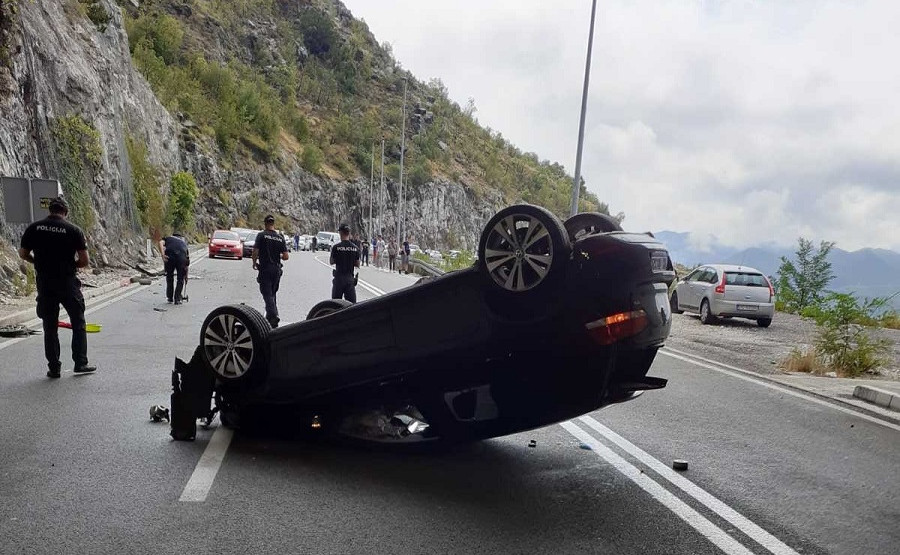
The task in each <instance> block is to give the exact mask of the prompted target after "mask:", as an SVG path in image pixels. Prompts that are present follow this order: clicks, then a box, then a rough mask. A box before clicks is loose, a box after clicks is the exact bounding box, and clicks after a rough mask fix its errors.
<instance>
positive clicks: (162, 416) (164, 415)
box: [150, 405, 169, 422]
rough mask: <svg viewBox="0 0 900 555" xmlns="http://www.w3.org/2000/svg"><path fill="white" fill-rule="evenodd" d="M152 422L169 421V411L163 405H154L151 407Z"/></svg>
mask: <svg viewBox="0 0 900 555" xmlns="http://www.w3.org/2000/svg"><path fill="white" fill-rule="evenodd" d="M150 420H151V421H153V422H162V421H163V420H165V421H166V422H168V421H169V409H167V408H166V407H164V406H162V405H153V406H152V407H150Z"/></svg>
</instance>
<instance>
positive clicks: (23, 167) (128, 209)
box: [0, 0, 502, 280]
mask: <svg viewBox="0 0 900 555" xmlns="http://www.w3.org/2000/svg"><path fill="white" fill-rule="evenodd" d="M97 3H99V4H100V5H101V6H102V7H104V8H105V9H106V11H107V12H108V13H109V14H110V15H111V16H112V17H111V20H110V21H109V23H108V24H107V25H106V26H105V29H104V30H100V29H99V28H98V27H97V26H96V25H95V24H94V23H92V22H91V21H90V20H89V19H88V18H87V17H85V15H84V13H83V12H82V11H79V9H78V2H77V0H4V1H3V2H0V6H2V15H0V18H2V20H0V29H5V31H3V32H0V40H2V41H4V42H5V44H2V45H0V48H2V49H3V50H4V51H5V52H6V53H7V55H6V56H0V62H2V64H0V113H2V119H0V174H2V175H7V176H31V177H43V178H60V175H61V173H62V171H63V170H64V167H63V166H64V160H61V159H60V154H59V152H60V148H59V145H58V142H59V139H58V138H57V137H56V135H55V133H54V125H55V122H57V121H58V120H59V119H61V118H70V117H72V116H79V117H80V119H81V120H82V121H84V122H85V123H86V124H87V125H88V126H89V127H91V128H93V129H94V130H96V137H97V139H98V143H99V147H100V153H101V154H100V157H99V163H98V164H97V165H96V167H95V168H94V170H93V171H91V172H87V173H86V174H85V175H86V178H85V180H84V181H86V182H85V183H82V184H81V186H82V187H83V189H84V191H85V192H86V194H87V196H88V197H89V201H90V205H91V207H92V209H93V211H94V215H95V217H94V218H92V219H93V225H91V226H90V227H89V229H87V230H86V231H87V233H88V236H89V241H90V243H91V247H92V249H93V251H94V255H95V260H94V263H95V264H98V265H104V264H109V265H118V264H119V263H121V262H125V261H128V260H130V259H132V258H134V257H135V256H136V254H135V253H137V252H139V251H140V250H142V249H141V245H142V244H143V242H144V241H145V239H146V238H145V236H144V232H142V230H141V229H140V224H139V223H138V218H137V215H136V209H135V204H134V191H133V187H132V183H131V168H130V164H129V158H128V154H127V149H126V136H127V135H128V134H130V135H132V136H134V137H137V138H139V139H141V140H143V141H144V142H146V144H147V147H148V158H149V161H150V162H151V163H152V164H154V165H155V166H157V167H159V168H161V169H162V171H163V172H164V174H165V175H164V176H163V177H164V180H163V181H164V182H168V179H167V178H168V177H169V176H171V175H172V174H174V173H175V172H178V171H182V170H185V171H189V172H192V173H193V174H194V176H195V177H196V179H197V183H198V185H199V186H200V189H201V195H200V199H199V201H198V204H197V210H198V212H197V214H196V219H197V222H198V228H199V229H200V230H210V229H211V228H213V227H214V226H215V225H216V224H217V223H218V224H219V225H222V224H223V223H226V222H235V221H237V220H238V219H239V218H241V217H242V216H243V215H245V214H248V213H250V212H251V210H250V208H251V207H252V208H253V211H257V212H259V213H266V212H274V213H276V214H280V215H281V216H283V217H284V219H285V221H286V222H289V223H288V224H286V227H288V226H293V229H291V230H286V231H294V230H299V231H303V232H306V233H310V232H315V231H317V230H319V229H334V228H335V227H336V225H337V224H338V223H339V222H341V221H348V222H350V223H351V225H354V226H356V227H357V229H365V227H367V226H368V218H367V216H368V194H369V193H368V189H369V183H368V179H360V180H355V181H335V180H332V179H328V178H325V177H320V176H315V175H312V174H310V173H308V172H306V171H304V170H303V169H302V168H300V167H299V165H298V164H297V161H296V158H294V157H287V156H282V157H279V158H278V159H276V160H273V161H271V162H268V163H258V162H256V161H253V160H250V159H246V158H240V159H238V158H232V157H225V156H224V155H222V154H221V153H220V151H219V150H218V148H217V147H216V146H215V144H214V143H213V142H212V141H211V140H210V139H208V138H204V137H201V136H198V134H196V133H192V132H191V131H192V130H191V123H190V122H189V121H180V119H179V118H178V117H176V116H177V115H174V116H173V115H172V114H169V113H168V112H167V111H166V109H165V108H164V107H163V106H162V104H160V102H159V101H158V100H157V99H156V97H155V96H154V94H153V92H152V90H151V89H150V87H149V86H148V84H147V83H146V81H145V80H144V78H143V77H142V76H141V75H140V74H139V73H138V72H137V71H136V70H135V69H134V67H133V65H132V60H131V56H130V54H129V49H128V40H127V36H126V33H125V31H124V28H123V22H122V15H121V12H120V8H119V7H118V5H117V4H116V2H115V1H114V0H97ZM387 189H388V192H389V198H396V197H395V191H396V186H395V184H394V183H388V184H387ZM501 202H502V200H501V197H500V195H499V194H497V195H493V196H492V195H488V196H487V197H484V196H482V197H481V198H479V199H476V198H475V196H474V195H472V194H471V193H470V191H468V189H467V188H466V187H465V186H464V185H462V184H459V183H451V182H448V181H438V182H436V183H429V184H426V185H424V186H421V187H418V188H415V189H412V190H411V191H410V193H409V213H408V222H409V231H410V235H411V236H413V237H414V238H415V239H416V240H417V241H418V242H419V243H421V244H423V245H427V246H429V247H432V246H447V245H449V244H450V243H451V242H452V243H454V244H453V246H460V247H464V248H472V247H474V246H475V243H476V242H477V237H478V234H479V233H480V230H481V225H482V224H483V222H484V221H485V218H486V217H487V216H489V215H490V214H491V213H493V211H494V210H496V209H497V208H498V207H499V205H500V204H501ZM394 208H395V206H394V205H393V203H390V202H388V203H387V211H386V212H385V220H386V221H387V222H393V221H395V220H396V212H395V211H394ZM364 214H365V216H366V220H365V225H364ZM250 225H258V224H254V223H253V222H251V223H250ZM391 227H393V226H391ZM21 231H22V227H21V226H11V225H8V224H6V223H5V222H4V221H3V220H0V235H2V237H3V239H4V240H5V241H6V243H7V244H6V245H5V249H6V250H7V254H9V252H10V250H11V249H12V248H14V247H15V245H16V244H17V242H18V238H19V234H20V233H21ZM2 279H4V277H3V273H2V272H0V280H2Z"/></svg>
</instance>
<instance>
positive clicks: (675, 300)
mask: <svg viewBox="0 0 900 555" xmlns="http://www.w3.org/2000/svg"><path fill="white" fill-rule="evenodd" d="M669 307H671V309H672V314H683V313H684V311H683V310H681V309H680V308H678V293H676V292H674V291H673V292H672V298H671V299H669Z"/></svg>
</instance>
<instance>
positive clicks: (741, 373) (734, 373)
mask: <svg viewBox="0 0 900 555" xmlns="http://www.w3.org/2000/svg"><path fill="white" fill-rule="evenodd" d="M659 352H660V353H662V354H664V355H666V356H668V357H672V358H677V359H678V360H683V361H684V362H689V363H691V364H696V365H697V366H700V367H702V368H707V369H709V370H715V371H716V372H719V373H722V374H725V375H726V376H731V377H732V378H737V379H739V380H744V381H747V382H751V383H755V384H757V385H761V386H764V387H768V388H769V389H773V390H775V391H778V392H779V393H785V394H787V395H791V396H793V397H797V398H798V399H803V400H805V401H809V402H810V403H816V404H817V405H822V406H823V407H828V408H830V409H834V410H837V411H840V412H843V413H845V414H849V415H851V416H855V417H857V418H861V419H863V420H866V421H868V422H871V423H873V424H878V425H879V426H884V427H885V428H890V429H891V430H894V431H897V432H900V425H898V424H893V423H891V422H887V421H886V420H881V419H879V418H875V417H874V416H869V415H868V414H864V413H862V412H859V411H856V410H853V409H848V408H847V407H842V406H840V405H836V404H834V403H829V402H828V401H825V400H823V399H819V398H817V397H813V396H812V395H809V394H806V393H801V392H799V391H796V390H793V389H791V388H789V387H785V386H781V385H777V384H774V383H771V382H767V381H765V380H761V379H759V378H755V377H753V376H748V375H746V374H745V373H749V370H740V369H737V368H735V369H733V370H729V369H725V368H722V367H720V366H718V364H719V363H715V364H716V365H713V364H707V363H704V362H700V361H697V360H694V359H693V356H694V355H690V356H683V355H680V354H675V353H674V352H672V349H670V348H668V347H666V348H664V349H660V350H659ZM679 352H680V351H679ZM685 354H687V353H685ZM710 362H712V361H710ZM723 366H724V365H723Z"/></svg>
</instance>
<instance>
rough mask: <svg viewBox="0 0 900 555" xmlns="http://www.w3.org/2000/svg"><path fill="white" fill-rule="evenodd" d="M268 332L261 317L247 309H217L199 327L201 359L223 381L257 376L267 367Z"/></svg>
mask: <svg viewBox="0 0 900 555" xmlns="http://www.w3.org/2000/svg"><path fill="white" fill-rule="evenodd" d="M271 330H272V326H270V325H269V323H268V322H267V321H266V319H265V318H263V315H262V314H260V313H259V312H258V311H257V310H255V309H253V308H251V307H249V306H246V305H228V306H220V307H219V308H217V309H215V310H213V311H212V312H210V313H209V316H207V317H206V320H204V321H203V326H202V327H201V328H200V348H201V352H202V353H203V359H204V361H205V362H206V363H207V364H208V365H209V368H210V369H211V370H212V371H213V372H214V373H215V374H216V377H218V378H219V379H221V380H223V381H225V382H232V383H236V382H238V381H244V380H247V379H248V378H252V377H253V376H256V377H259V376H261V375H262V374H263V373H264V372H265V370H266V365H267V364H268V359H269V356H268V355H269V343H268V342H269V332H270V331H271Z"/></svg>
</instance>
